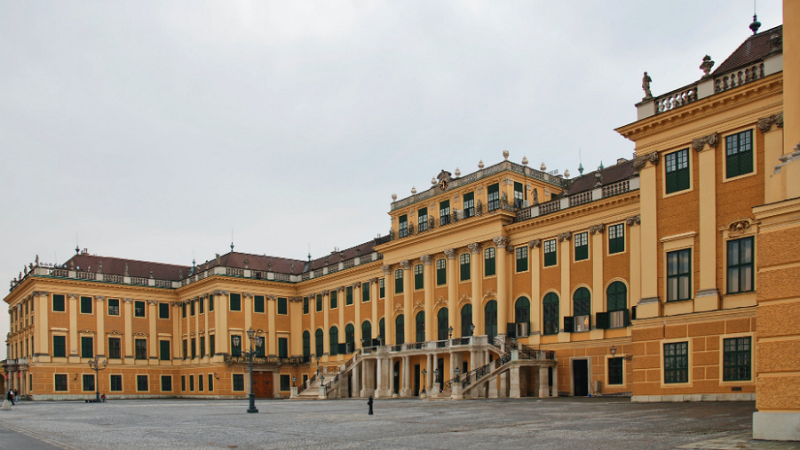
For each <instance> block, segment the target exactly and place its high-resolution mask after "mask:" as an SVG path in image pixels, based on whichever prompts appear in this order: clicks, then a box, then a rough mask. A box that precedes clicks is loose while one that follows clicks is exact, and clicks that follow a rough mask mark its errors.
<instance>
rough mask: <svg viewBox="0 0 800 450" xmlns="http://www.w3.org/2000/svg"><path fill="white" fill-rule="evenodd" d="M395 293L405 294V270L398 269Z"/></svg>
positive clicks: (395, 278)
mask: <svg viewBox="0 0 800 450" xmlns="http://www.w3.org/2000/svg"><path fill="white" fill-rule="evenodd" d="M398 272H399V273H398ZM394 293H395V294H402V293H403V269H397V270H396V271H395V273H394Z"/></svg>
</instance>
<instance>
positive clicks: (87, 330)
mask: <svg viewBox="0 0 800 450" xmlns="http://www.w3.org/2000/svg"><path fill="white" fill-rule="evenodd" d="M78 334H94V330H90V329H88V328H87V329H85V330H81V331H78Z"/></svg>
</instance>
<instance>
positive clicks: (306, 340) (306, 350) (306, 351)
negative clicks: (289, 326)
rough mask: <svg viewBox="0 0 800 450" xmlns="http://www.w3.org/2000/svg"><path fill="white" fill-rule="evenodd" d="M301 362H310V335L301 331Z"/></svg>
mask: <svg viewBox="0 0 800 450" xmlns="http://www.w3.org/2000/svg"><path fill="white" fill-rule="evenodd" d="M303 361H305V362H309V361H311V333H309V332H308V330H306V331H303Z"/></svg>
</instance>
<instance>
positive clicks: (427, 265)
mask: <svg viewBox="0 0 800 450" xmlns="http://www.w3.org/2000/svg"><path fill="white" fill-rule="evenodd" d="M420 260H421V261H422V264H423V266H422V271H423V272H422V282H423V283H424V284H423V288H424V290H425V340H426V341H433V340H435V339H436V335H435V334H434V327H433V326H431V325H432V324H433V320H434V319H433V287H434V283H435V280H434V279H433V258H432V257H431V255H422V256H421V257H420Z"/></svg>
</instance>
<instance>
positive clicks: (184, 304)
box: [181, 302, 186, 319]
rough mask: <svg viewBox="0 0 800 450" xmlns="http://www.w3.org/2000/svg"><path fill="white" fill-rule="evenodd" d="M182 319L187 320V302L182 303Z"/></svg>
mask: <svg viewBox="0 0 800 450" xmlns="http://www.w3.org/2000/svg"><path fill="white" fill-rule="evenodd" d="M181 317H182V318H184V319H185V318H186V302H182V303H181Z"/></svg>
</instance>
